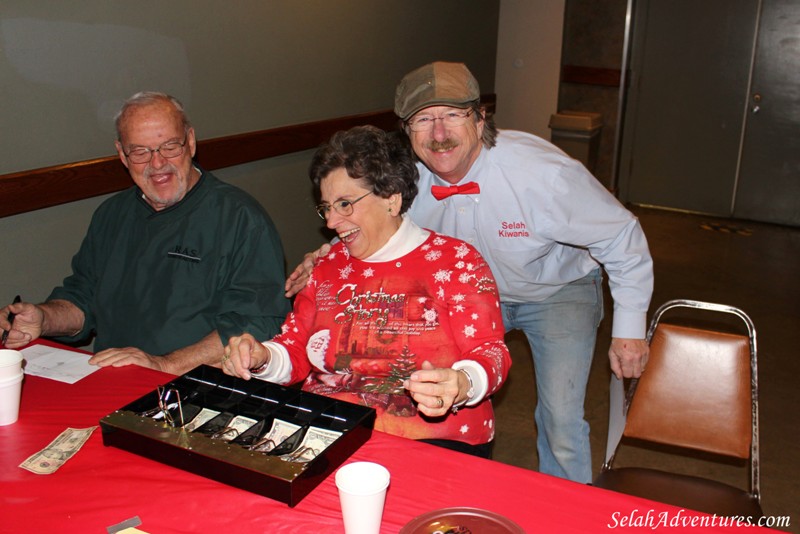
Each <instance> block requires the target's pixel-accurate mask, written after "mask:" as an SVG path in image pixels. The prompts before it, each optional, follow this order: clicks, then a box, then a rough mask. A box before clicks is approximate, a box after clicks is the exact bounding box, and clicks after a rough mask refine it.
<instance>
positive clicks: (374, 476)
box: [336, 462, 391, 534]
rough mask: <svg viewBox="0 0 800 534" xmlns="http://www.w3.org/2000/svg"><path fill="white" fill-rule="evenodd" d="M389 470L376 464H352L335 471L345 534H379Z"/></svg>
mask: <svg viewBox="0 0 800 534" xmlns="http://www.w3.org/2000/svg"><path fill="white" fill-rule="evenodd" d="M390 478H391V477H390V475H389V470H388V469H386V468H385V467H383V466H382V465H380V464H376V463H373V462H353V463H350V464H347V465H345V466H344V467H341V468H339V470H338V471H336V487H337V488H339V502H341V504H342V518H343V519H344V531H345V534H378V533H379V532H380V530H381V519H382V518H383V504H384V502H385V501H386V488H388V487H389V479H390Z"/></svg>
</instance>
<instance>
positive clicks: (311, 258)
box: [284, 243, 331, 298]
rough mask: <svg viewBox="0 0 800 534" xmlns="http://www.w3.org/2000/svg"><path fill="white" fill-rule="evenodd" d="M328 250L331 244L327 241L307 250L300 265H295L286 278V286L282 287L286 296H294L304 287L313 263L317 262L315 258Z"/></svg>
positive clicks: (312, 268)
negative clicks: (316, 247) (315, 248)
mask: <svg viewBox="0 0 800 534" xmlns="http://www.w3.org/2000/svg"><path fill="white" fill-rule="evenodd" d="M330 250H331V245H330V244H329V243H325V244H324V245H322V246H321V247H319V248H318V249H317V250H315V251H314V252H309V253H307V254H306V255H305V256H304V257H303V261H302V262H300V265H298V266H297V267H295V269H294V271H292V274H290V275H289V278H287V279H286V286H285V287H284V289H285V290H286V297H287V298H290V297H293V296H295V295H296V294H298V293H299V292H300V290H301V289H303V288H304V287H306V284H307V283H308V278H309V277H310V276H311V271H313V270H314V265H315V264H316V263H317V260H318V259H319V258H320V256H324V255H325V254H327V253H328V252H329V251H330Z"/></svg>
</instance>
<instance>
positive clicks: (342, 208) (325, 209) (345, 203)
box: [314, 191, 372, 221]
mask: <svg viewBox="0 0 800 534" xmlns="http://www.w3.org/2000/svg"><path fill="white" fill-rule="evenodd" d="M371 194H372V191H369V192H367V193H366V194H364V195H361V196H360V197H358V198H357V199H355V200H345V199H342V200H337V201H335V202H334V203H333V204H328V203H327V202H323V203H322V204H319V205H318V206H317V207H316V208H314V209H316V210H317V215H319V216H320V218H321V219H322V220H323V221H327V220H328V214H329V213H330V212H331V208H333V209H335V210H336V213H338V214H339V215H341V216H343V217H347V216H348V215H352V214H353V206H355V204H356V202H358V201H359V200H361V199H362V198H364V197H366V196H367V195H371Z"/></svg>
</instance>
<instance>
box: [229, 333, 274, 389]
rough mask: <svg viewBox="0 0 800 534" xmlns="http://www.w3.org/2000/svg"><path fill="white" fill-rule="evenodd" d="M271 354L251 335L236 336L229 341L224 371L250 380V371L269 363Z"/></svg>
mask: <svg viewBox="0 0 800 534" xmlns="http://www.w3.org/2000/svg"><path fill="white" fill-rule="evenodd" d="M269 360H270V353H269V351H268V350H267V348H266V347H265V346H264V345H262V344H261V343H259V342H258V341H257V340H256V338H254V337H253V336H252V335H250V334H242V335H241V336H234V337H232V338H230V340H228V346H227V347H225V353H224V355H223V356H222V366H221V367H222V371H223V372H224V373H225V374H226V375H231V376H238V377H239V378H244V379H245V380H250V378H251V377H252V375H251V374H250V369H256V368H258V367H261V366H262V365H264V364H266V363H269Z"/></svg>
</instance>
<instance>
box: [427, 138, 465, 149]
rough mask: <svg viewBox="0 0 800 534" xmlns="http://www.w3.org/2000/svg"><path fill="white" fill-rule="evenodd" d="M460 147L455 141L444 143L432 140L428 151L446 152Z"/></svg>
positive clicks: (447, 140) (445, 141)
mask: <svg viewBox="0 0 800 534" xmlns="http://www.w3.org/2000/svg"><path fill="white" fill-rule="evenodd" d="M458 145H459V142H458V141H456V140H455V139H445V140H444V141H436V140H431V141H429V142H428V150H433V151H444V150H451V149H453V148H455V147H457V146H458Z"/></svg>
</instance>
